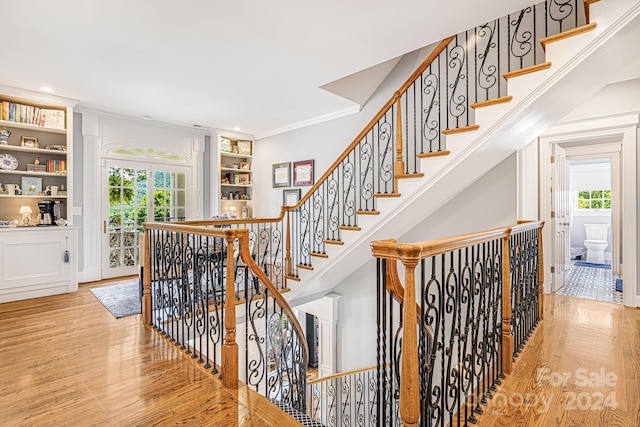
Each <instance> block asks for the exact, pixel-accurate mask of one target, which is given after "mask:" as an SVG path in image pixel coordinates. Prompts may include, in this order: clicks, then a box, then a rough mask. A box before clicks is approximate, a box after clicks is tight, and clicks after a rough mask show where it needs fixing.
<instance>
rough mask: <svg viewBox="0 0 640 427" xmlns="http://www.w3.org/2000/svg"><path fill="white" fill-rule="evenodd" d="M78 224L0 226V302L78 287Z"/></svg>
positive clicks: (46, 294) (59, 292)
mask: <svg viewBox="0 0 640 427" xmlns="http://www.w3.org/2000/svg"><path fill="white" fill-rule="evenodd" d="M77 241H78V227H17V228H2V229H0V263H1V266H2V268H1V269H0V303H3V302H9V301H19V300H24V299H28V298H37V297H43V296H49V295H55V294H61V293H68V292H75V291H77V290H78V279H77V271H78V249H77V245H78V244H77Z"/></svg>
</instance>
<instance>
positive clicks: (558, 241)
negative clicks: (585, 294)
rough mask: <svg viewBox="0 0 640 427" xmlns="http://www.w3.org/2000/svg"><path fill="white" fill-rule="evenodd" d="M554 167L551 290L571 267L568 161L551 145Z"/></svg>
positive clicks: (562, 279)
mask: <svg viewBox="0 0 640 427" xmlns="http://www.w3.org/2000/svg"><path fill="white" fill-rule="evenodd" d="M553 158H554V168H553V177H552V182H551V193H552V196H551V202H552V205H551V211H552V212H553V214H552V217H553V220H552V222H551V226H552V230H553V231H552V233H553V240H554V242H553V271H554V273H553V287H552V288H553V292H555V291H557V290H558V289H560V288H561V287H562V286H564V281H565V276H566V273H567V271H568V270H569V269H570V268H571V229H570V227H571V210H570V205H571V199H570V192H569V163H567V161H566V154H565V150H564V149H563V148H562V147H560V146H558V145H557V144H555V145H554V146H553Z"/></svg>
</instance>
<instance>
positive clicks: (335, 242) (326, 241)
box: [323, 239, 344, 245]
mask: <svg viewBox="0 0 640 427" xmlns="http://www.w3.org/2000/svg"><path fill="white" fill-rule="evenodd" d="M323 242H324V243H327V244H329V245H344V242H343V241H342V240H328V239H326V240H323Z"/></svg>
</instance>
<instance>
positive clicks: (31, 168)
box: [27, 163, 47, 172]
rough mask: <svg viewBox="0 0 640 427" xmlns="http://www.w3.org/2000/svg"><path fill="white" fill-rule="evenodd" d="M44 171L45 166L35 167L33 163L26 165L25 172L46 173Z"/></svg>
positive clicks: (45, 169)
mask: <svg viewBox="0 0 640 427" xmlns="http://www.w3.org/2000/svg"><path fill="white" fill-rule="evenodd" d="M46 171H47V166H46V165H35V164H33V163H29V164H28V165H27V172H46Z"/></svg>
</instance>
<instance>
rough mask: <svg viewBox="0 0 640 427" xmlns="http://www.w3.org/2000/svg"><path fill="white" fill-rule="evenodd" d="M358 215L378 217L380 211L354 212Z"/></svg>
mask: <svg viewBox="0 0 640 427" xmlns="http://www.w3.org/2000/svg"><path fill="white" fill-rule="evenodd" d="M356 213H357V214H358V215H380V211H356Z"/></svg>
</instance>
